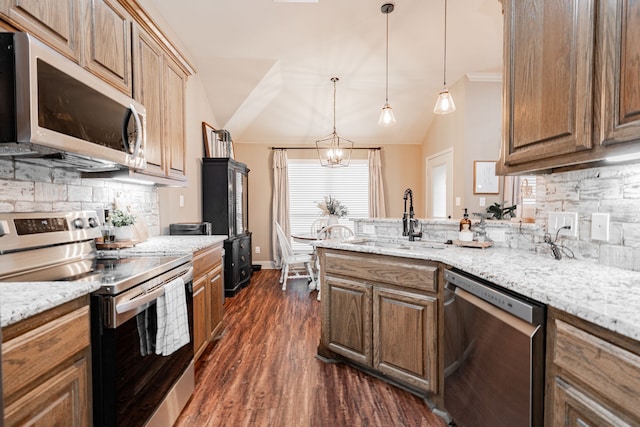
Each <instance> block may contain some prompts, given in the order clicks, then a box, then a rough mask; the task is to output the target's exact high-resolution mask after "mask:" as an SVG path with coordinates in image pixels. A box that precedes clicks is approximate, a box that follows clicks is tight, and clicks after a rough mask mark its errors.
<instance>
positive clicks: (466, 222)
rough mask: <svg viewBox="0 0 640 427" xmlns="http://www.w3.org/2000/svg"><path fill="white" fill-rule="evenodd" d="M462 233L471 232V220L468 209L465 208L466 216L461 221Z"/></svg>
mask: <svg viewBox="0 0 640 427" xmlns="http://www.w3.org/2000/svg"><path fill="white" fill-rule="evenodd" d="M460 231H471V220H470V219H469V214H468V213H467V208H464V216H463V217H462V219H461V220H460Z"/></svg>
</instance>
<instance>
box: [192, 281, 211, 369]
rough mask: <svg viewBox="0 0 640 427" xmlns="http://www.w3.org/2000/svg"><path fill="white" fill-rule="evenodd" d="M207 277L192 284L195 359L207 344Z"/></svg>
mask: <svg viewBox="0 0 640 427" xmlns="http://www.w3.org/2000/svg"><path fill="white" fill-rule="evenodd" d="M206 281H207V276H206V275H205V276H204V277H200V278H198V279H197V280H195V281H194V282H193V353H194V359H197V358H198V357H199V356H200V354H202V352H203V351H204V349H205V347H206V346H207V343H208V339H209V337H208V333H207V298H206V286H205V284H206Z"/></svg>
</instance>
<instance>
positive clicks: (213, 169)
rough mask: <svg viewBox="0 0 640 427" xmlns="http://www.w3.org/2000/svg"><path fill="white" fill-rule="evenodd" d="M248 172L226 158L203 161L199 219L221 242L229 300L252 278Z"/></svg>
mask: <svg viewBox="0 0 640 427" xmlns="http://www.w3.org/2000/svg"><path fill="white" fill-rule="evenodd" d="M248 185H249V169H248V168H247V165H245V164H244V163H240V162H236V161H235V160H233V159H228V158H204V159H202V220H203V221H207V222H210V223H211V232H212V234H226V235H228V236H229V238H228V239H227V240H225V241H224V252H225V258H224V294H225V296H227V297H232V296H234V295H235V294H237V293H238V292H239V291H240V290H241V289H242V288H244V287H245V286H247V285H248V284H249V280H250V279H251V232H249V194H248Z"/></svg>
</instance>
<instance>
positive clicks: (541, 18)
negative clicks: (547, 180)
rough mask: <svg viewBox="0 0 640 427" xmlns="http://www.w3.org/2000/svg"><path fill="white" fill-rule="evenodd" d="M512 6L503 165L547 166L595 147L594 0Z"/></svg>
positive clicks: (508, 3) (508, 5)
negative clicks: (569, 155) (593, 126)
mask: <svg viewBox="0 0 640 427" xmlns="http://www.w3.org/2000/svg"><path fill="white" fill-rule="evenodd" d="M504 11H505V17H504V23H505V37H504V79H505V81H504V99H503V126H504V128H503V148H502V157H503V158H502V161H501V162H500V163H501V164H504V165H506V166H507V167H509V166H517V165H522V164H524V163H530V162H538V164H537V166H538V167H542V168H544V167H545V166H547V165H548V164H550V163H549V162H548V160H550V159H553V158H554V157H556V156H562V155H566V154H571V153H575V152H578V151H580V150H585V149H589V148H591V117H592V82H593V55H594V37H595V28H594V25H595V19H594V13H595V10H594V2H593V1H592V0H529V1H526V2H523V1H518V0H505V1H504ZM507 169H508V168H507Z"/></svg>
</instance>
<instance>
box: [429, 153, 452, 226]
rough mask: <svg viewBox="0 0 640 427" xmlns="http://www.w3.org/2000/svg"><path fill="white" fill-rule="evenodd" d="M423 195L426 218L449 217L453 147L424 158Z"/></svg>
mask: <svg viewBox="0 0 640 427" xmlns="http://www.w3.org/2000/svg"><path fill="white" fill-rule="evenodd" d="M426 162H427V163H426V167H425V170H426V180H427V182H426V185H425V188H426V189H427V195H426V197H425V200H426V206H425V212H427V217H428V218H450V217H451V215H452V213H453V148H449V149H447V150H444V151H441V152H439V153H436V154H434V155H432V156H430V157H427V159H426Z"/></svg>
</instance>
